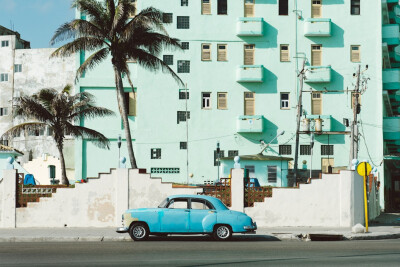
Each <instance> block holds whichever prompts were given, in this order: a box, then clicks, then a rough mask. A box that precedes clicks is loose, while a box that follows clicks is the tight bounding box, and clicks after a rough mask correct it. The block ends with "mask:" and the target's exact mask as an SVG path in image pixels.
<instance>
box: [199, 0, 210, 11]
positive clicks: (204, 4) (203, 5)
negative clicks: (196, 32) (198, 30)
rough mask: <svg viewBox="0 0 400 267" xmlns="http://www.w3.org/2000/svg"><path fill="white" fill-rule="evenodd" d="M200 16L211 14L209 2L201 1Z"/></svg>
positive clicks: (207, 0)
mask: <svg viewBox="0 0 400 267" xmlns="http://www.w3.org/2000/svg"><path fill="white" fill-rule="evenodd" d="M201 14H202V15H210V14H211V0H201Z"/></svg>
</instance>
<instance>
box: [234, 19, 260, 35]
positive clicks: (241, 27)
mask: <svg viewBox="0 0 400 267" xmlns="http://www.w3.org/2000/svg"><path fill="white" fill-rule="evenodd" d="M263 22H264V19H263V18H243V17H242V18H238V21H237V25H236V27H237V31H236V35H237V36H263V35H264V27H263V24H264V23H263Z"/></svg>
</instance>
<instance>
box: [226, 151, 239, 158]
mask: <svg viewBox="0 0 400 267" xmlns="http://www.w3.org/2000/svg"><path fill="white" fill-rule="evenodd" d="M236 156H239V150H228V157H236Z"/></svg>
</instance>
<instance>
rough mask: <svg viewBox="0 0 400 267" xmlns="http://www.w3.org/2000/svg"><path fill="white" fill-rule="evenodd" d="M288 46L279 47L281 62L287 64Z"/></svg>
mask: <svg viewBox="0 0 400 267" xmlns="http://www.w3.org/2000/svg"><path fill="white" fill-rule="evenodd" d="M289 61H290V55H289V45H281V62H289Z"/></svg>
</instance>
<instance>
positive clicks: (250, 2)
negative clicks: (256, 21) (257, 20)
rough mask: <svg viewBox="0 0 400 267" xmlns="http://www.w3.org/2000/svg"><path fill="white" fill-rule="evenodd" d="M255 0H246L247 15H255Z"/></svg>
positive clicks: (245, 9)
mask: <svg viewBox="0 0 400 267" xmlns="http://www.w3.org/2000/svg"><path fill="white" fill-rule="evenodd" d="M254 1H255V0H244V16H245V17H254Z"/></svg>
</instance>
